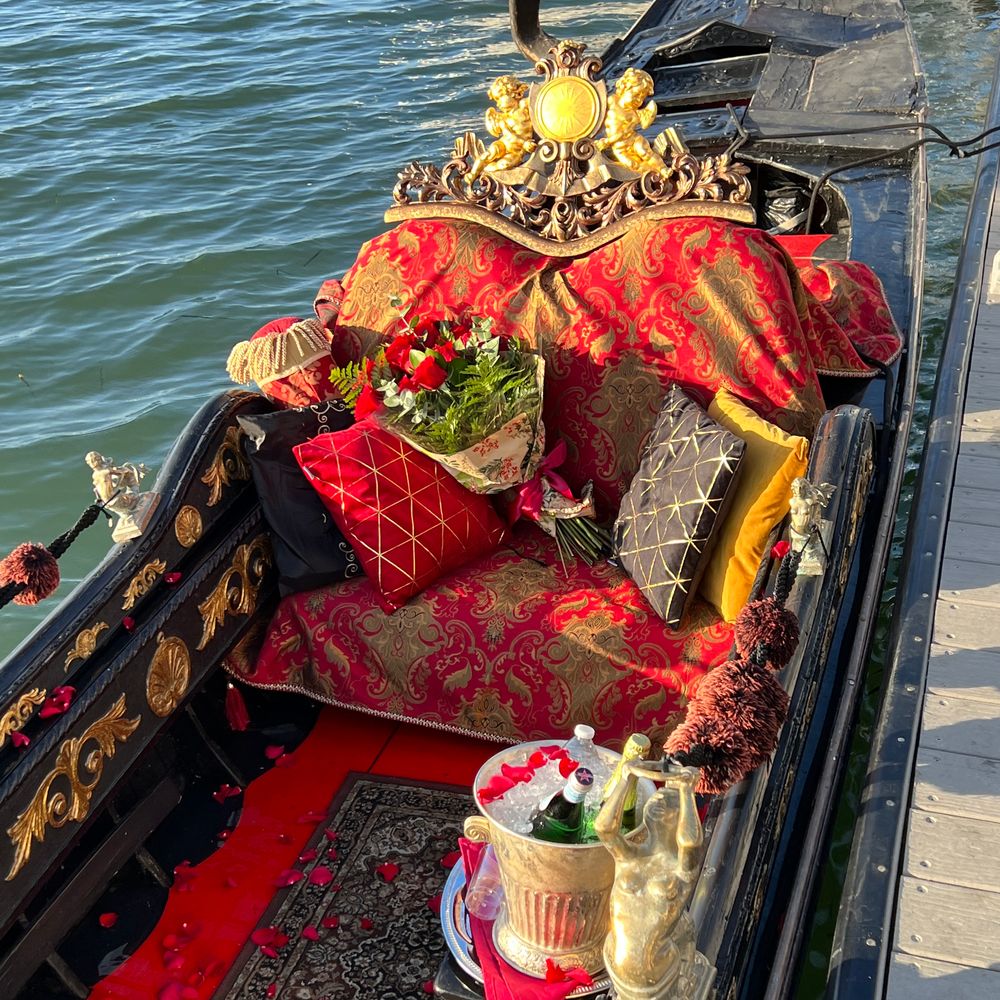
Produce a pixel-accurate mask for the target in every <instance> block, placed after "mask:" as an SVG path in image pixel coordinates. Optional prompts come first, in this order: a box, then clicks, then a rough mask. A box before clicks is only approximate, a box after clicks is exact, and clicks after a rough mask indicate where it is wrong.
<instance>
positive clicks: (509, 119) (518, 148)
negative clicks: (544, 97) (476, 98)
mask: <svg viewBox="0 0 1000 1000" xmlns="http://www.w3.org/2000/svg"><path fill="white" fill-rule="evenodd" d="M489 98H490V100H491V101H493V102H494V103H495V104H496V107H495V108H487V109H486V129H487V131H488V132H489V133H490V135H495V136H496V137H497V141H496V142H493V143H490V145H489V147H488V148H487V150H486V152H485V153H483V154H482V155H481V156H478V157H477V158H476V160H475V162H474V163H473V164H472V169H471V170H470V171H469V173H468V175H467V177H466V182H467V183H469V184H472V183H473V182H474V181H475V180H477V179H478V178H479V176H480V174H482V173H483V171H486V172H487V173H491V172H493V171H495V170H510V169H511V168H513V167H517V166H520V165H521V164H522V163H523V162H524V160H525V158H526V157H527V156H528V154H529V153H532V152H534V150H535V147H536V146H537V145H538V143H536V142H535V131H534V128H533V127H532V124H531V111H530V110H529V108H528V87H527V84H524V83H522V82H521V81H520V80H518V78H517V77H516V76H499V77H497V78H496V79H495V80H494V81H493V85H492V86H491V87H490V89H489Z"/></svg>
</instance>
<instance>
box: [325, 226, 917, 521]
mask: <svg viewBox="0 0 1000 1000" xmlns="http://www.w3.org/2000/svg"><path fill="white" fill-rule="evenodd" d="M343 286H344V292H345V295H344V301H343V305H342V307H341V311H340V315H339V317H338V320H337V328H336V331H335V332H334V337H333V351H334V356H335V357H336V358H337V361H338V363H344V362H345V361H347V360H349V359H351V358H357V357H359V356H361V355H363V354H367V353H371V352H372V351H373V350H374V349H375V348H376V346H377V344H378V342H380V341H381V340H382V339H384V337H385V336H386V334H387V333H389V332H390V330H391V328H392V327H393V326H394V322H395V310H394V309H393V308H392V307H391V306H390V304H389V300H390V298H392V297H393V296H398V297H400V298H401V299H403V301H404V302H406V303H408V304H411V305H412V306H414V307H415V309H416V311H417V312H418V313H419V314H420V316H421V317H426V318H430V319H444V318H454V317H458V316H463V315H464V316H488V317H491V318H492V319H493V320H494V322H495V324H496V327H495V328H496V330H497V332H498V333H501V334H506V335H513V336H517V337H520V338H521V339H523V340H524V341H526V342H527V343H528V344H529V345H531V346H532V347H533V348H537V349H538V350H539V351H540V353H541V354H542V355H543V356H544V358H545V362H546V378H545V411H546V424H547V427H548V430H549V432H550V440H551V441H552V442H554V441H556V440H557V439H558V437H559V436H561V437H563V438H564V439H565V440H566V443H567V445H568V446H569V460H568V462H567V463H566V466H565V469H566V470H567V479H569V480H570V483H571V485H572V486H574V487H576V488H578V487H580V486H581V485H582V484H583V483H584V482H585V481H586V480H588V479H593V480H594V485H595V491H596V495H597V498H598V500H599V501H603V502H604V503H605V504H606V505H607V506H608V507H610V508H611V509H605V510H603V511H602V512H601V513H602V514H603V515H604V516H610V515H612V514H613V513H614V512H615V510H616V509H617V505H618V502H619V500H620V498H621V495H622V493H623V492H624V490H625V489H626V488H627V487H628V484H629V482H630V481H631V479H632V476H633V475H634V473H635V470H636V468H637V463H638V459H639V451H640V448H641V444H642V441H643V440H644V439H645V437H646V435H647V434H648V433H649V431H650V429H651V428H652V425H653V421H654V420H655V417H656V414H657V412H658V410H659V407H660V403H661V401H662V398H663V395H664V393H665V392H666V389H667V387H668V386H669V384H670V383H671V382H676V383H678V384H679V385H681V386H682V387H683V388H684V389H686V390H688V391H690V392H692V394H693V395H695V396H696V397H699V398H700V399H701V400H702V401H703V402H704V403H706V405H707V403H708V402H709V401H710V399H711V397H712V395H713V394H714V393H715V392H716V391H717V390H718V388H719V387H720V386H725V387H726V388H728V389H730V390H731V391H732V392H734V393H735V394H736V395H737V396H739V397H741V398H742V399H743V400H745V401H746V402H747V403H748V404H749V405H750V406H751V407H752V408H753V409H755V410H756V411H757V412H758V413H759V414H760V415H761V416H762V417H764V418H766V419H767V420H770V421H772V422H773V423H776V424H778V425H779V426H781V427H782V428H784V429H785V430H787V431H790V432H792V433H795V434H802V435H805V436H806V437H810V436H811V434H812V430H813V428H814V427H815V424H816V421H817V420H818V419H819V416H820V414H821V413H822V412H823V410H824V409H825V406H824V403H823V394H822V391H821V389H820V384H819V376H820V375H833V376H863V377H864V376H870V375H871V374H873V372H872V369H871V368H870V367H869V366H868V364H866V361H865V358H869V359H875V360H877V361H880V362H883V363H887V362H889V361H891V360H892V359H893V358H895V356H896V355H897V354H898V352H899V349H900V343H901V342H900V337H899V334H898V332H897V330H896V327H895V324H894V323H893V320H892V316H891V315H890V313H889V309H888V307H887V305H886V302H885V297H884V295H883V292H882V288H881V285H880V284H879V281H878V279H877V278H876V277H875V275H874V274H873V273H872V272H871V270H870V269H868V268H867V267H865V266H864V265H863V264H859V263H856V262H825V263H823V264H821V265H818V266H812V265H806V266H804V267H802V268H801V270H800V268H799V267H797V266H796V264H795V263H794V262H793V261H792V259H791V257H789V256H788V254H786V253H785V251H784V250H783V249H782V247H781V246H780V245H779V244H778V243H777V242H775V240H773V239H772V238H770V237H769V236H767V235H766V234H765V233H764V232H762V231H761V230H759V229H751V228H748V227H744V226H739V225H736V224H734V223H731V222H726V221H723V220H719V219H711V218H701V217H695V218H685V219H678V220H673V221H669V222H640V223H637V224H636V225H635V226H634V227H633V228H632V229H631V230H630V231H629V232H628V233H627V234H626V235H625V236H623V237H622V238H621V239H618V240H615V241H614V242H612V243H609V244H607V245H605V246H603V247H601V248H599V249H598V250H595V251H593V252H592V253H590V254H588V255H586V256H584V257H579V258H575V259H565V258H554V257H546V256H543V255H540V254H537V253H534V252H532V251H530V250H526V249H524V248H523V247H521V246H519V245H517V244H516V243H513V242H511V241H509V240H507V239H505V238H504V237H502V236H499V235H498V234H496V233H494V232H492V231H490V230H487V229H484V228H483V227H481V226H478V225H475V224H474V223H469V222H457V221H445V220H435V221H425V222H406V223H403V224H402V225H400V226H398V227H396V228H395V229H393V230H392V231H390V232H388V233H385V234H384V235H382V236H379V237H377V238H376V239H374V240H372V241H371V242H369V243H367V244H365V246H364V247H362V249H361V252H360V254H359V255H358V258H357V261H356V262H355V264H354V266H353V267H352V268H351V269H350V271H348V273H347V274H346V276H345V277H344V281H343Z"/></svg>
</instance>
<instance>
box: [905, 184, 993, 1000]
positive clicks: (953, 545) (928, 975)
mask: <svg viewBox="0 0 1000 1000" xmlns="http://www.w3.org/2000/svg"><path fill="white" fill-rule="evenodd" d="M939 516H941V517H945V516H947V517H948V525H947V534H946V537H945V547H944V558H943V562H942V565H941V576H940V586H939V589H938V593H937V601H936V607H935V615H934V627H933V632H932V635H931V636H930V637H929V638H930V641H931V647H930V658H929V663H928V672H927V683H926V689H925V693H924V699H923V708H922V715H921V724H920V731H919V743H918V746H917V751H916V767H915V771H914V777H913V787H912V789H911V796H910V801H909V804H908V815H907V826H906V833H905V853H904V855H903V860H902V864H901V866H900V869H899V883H898V886H897V895H896V904H895V920H894V931H893V943H892V957H891V963H890V968H889V979H888V990H887V994H886V995H887V997H888V998H889V1000H940V998H946V1000H988V998H989V1000H994V998H1000V190H998V188H997V185H996V183H994V189H993V200H992V209H991V212H990V216H989V219H988V222H987V230H986V253H985V261H984V274H983V281H982V286H981V293H980V297H979V303H978V312H977V315H976V319H975V326H974V334H973V347H972V358H971V365H970V368H969V379H968V389H967V394H966V398H965V407H964V413H963V416H962V429H961V443H960V445H959V452H958V460H957V465H956V468H955V479H954V488H953V491H952V495H951V509H950V511H949V512H946V511H942V512H941V514H940V515H939ZM924 596H927V595H924ZM900 805H901V806H903V807H907V803H906V802H902V803H900Z"/></svg>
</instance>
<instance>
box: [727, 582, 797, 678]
mask: <svg viewBox="0 0 1000 1000" xmlns="http://www.w3.org/2000/svg"><path fill="white" fill-rule="evenodd" d="M733 636H734V638H735V640H736V651H737V652H738V653H739V654H740V656H742V657H745V658H750V657H753V656H754V655H755V654H756V652H757V648H758V646H760V645H763V646H764V647H765V648H766V650H767V652H766V654H765V659H766V660H767V661H768V662H769V663H770V664H771V667H772V669H774V670H781V668H782V667H784V666H785V665H786V664H787V663H788V661H789V660H790V659H791V658H792V655H793V654H794V653H795V650H796V649H797V648H798V645H799V622H798V619H797V618H796V617H795V614H794V612H792V611H789V610H788V608H783V607H782V606H781V605H780V604H778V602H777V601H776V600H775V599H774V598H773V597H765V598H763V599H762V600H759V601H751V602H750V603H749V604H748V605H747V606H746V607H745V608H744V609H743V610H742V611H741V612H740V613H739V617H738V618H737V619H736V622H735V624H734V626H733Z"/></svg>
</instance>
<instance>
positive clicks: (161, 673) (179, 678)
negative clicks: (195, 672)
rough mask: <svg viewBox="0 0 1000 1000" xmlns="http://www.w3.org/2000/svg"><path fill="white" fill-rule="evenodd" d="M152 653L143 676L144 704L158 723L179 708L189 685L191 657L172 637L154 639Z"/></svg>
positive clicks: (161, 636)
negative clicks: (154, 647) (144, 681)
mask: <svg viewBox="0 0 1000 1000" xmlns="http://www.w3.org/2000/svg"><path fill="white" fill-rule="evenodd" d="M157 643H158V645H157V647H156V652H155V653H154V654H153V659H152V660H151V661H150V664H149V670H148V671H147V672H146V703H147V704H148V705H149V707H150V708H151V709H152V711H153V714H154V715H157V716H159V717H160V718H161V719H162V718H164V717H165V716H167V715H170V713H171V712H172V711H173V710H174V709H175V708H176V707H177V706H178V705H179V704H180V702H181V699H182V698H183V697H184V695H185V694H186V693H187V689H188V685H189V684H190V683H191V654H190V653H189V652H188V648H187V644H186V643H185V642H184V641H183V640H182V639H178V638H177V637H176V636H170V637H169V638H166V639H165V638H164V637H163V633H162V632H161V633H160V634H159V636H157Z"/></svg>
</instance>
